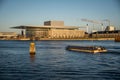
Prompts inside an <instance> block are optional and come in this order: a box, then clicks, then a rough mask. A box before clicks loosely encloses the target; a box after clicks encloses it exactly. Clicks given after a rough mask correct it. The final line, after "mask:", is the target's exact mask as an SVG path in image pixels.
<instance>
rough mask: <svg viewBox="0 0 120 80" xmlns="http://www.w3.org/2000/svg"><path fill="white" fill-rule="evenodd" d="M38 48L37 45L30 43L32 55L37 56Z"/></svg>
mask: <svg viewBox="0 0 120 80" xmlns="http://www.w3.org/2000/svg"><path fill="white" fill-rule="evenodd" d="M35 52H36V48H35V43H34V42H31V43H30V54H35Z"/></svg>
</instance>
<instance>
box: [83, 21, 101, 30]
mask: <svg viewBox="0 0 120 80" xmlns="http://www.w3.org/2000/svg"><path fill="white" fill-rule="evenodd" d="M81 20H82V21H85V22H90V23H93V28H94V24H101V25H102V31H103V23H102V22H100V21H96V20H89V19H81ZM87 26H88V24H87Z"/></svg>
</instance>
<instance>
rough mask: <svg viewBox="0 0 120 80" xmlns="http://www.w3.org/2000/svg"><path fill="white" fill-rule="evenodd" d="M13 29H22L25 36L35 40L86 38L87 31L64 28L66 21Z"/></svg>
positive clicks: (69, 27)
mask: <svg viewBox="0 0 120 80" xmlns="http://www.w3.org/2000/svg"><path fill="white" fill-rule="evenodd" d="M12 28H15V29H22V35H23V36H25V37H28V38H31V37H34V38H35V39H36V38H37V39H42V38H47V39H77V38H82V37H84V36H85V31H83V30H80V29H79V27H77V26H64V21H45V22H44V25H43V26H25V25H22V26H16V27H12ZM23 30H24V31H25V32H23Z"/></svg>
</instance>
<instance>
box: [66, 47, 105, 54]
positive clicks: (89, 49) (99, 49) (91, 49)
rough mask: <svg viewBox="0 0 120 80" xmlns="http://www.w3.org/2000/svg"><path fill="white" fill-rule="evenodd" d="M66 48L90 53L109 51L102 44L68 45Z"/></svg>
mask: <svg viewBox="0 0 120 80" xmlns="http://www.w3.org/2000/svg"><path fill="white" fill-rule="evenodd" d="M66 50H69V51H78V52H88V53H101V52H107V50H106V49H105V48H104V47H102V46H67V47H66Z"/></svg>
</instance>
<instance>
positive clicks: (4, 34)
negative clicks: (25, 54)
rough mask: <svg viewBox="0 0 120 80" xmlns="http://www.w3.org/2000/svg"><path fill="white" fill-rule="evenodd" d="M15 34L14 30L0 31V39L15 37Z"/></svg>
mask: <svg viewBox="0 0 120 80" xmlns="http://www.w3.org/2000/svg"><path fill="white" fill-rule="evenodd" d="M16 37H17V34H16V33H15V32H0V39H9V38H16Z"/></svg>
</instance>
